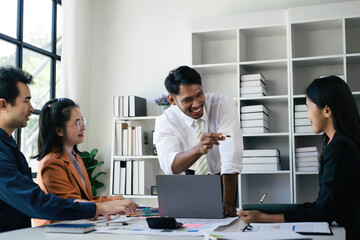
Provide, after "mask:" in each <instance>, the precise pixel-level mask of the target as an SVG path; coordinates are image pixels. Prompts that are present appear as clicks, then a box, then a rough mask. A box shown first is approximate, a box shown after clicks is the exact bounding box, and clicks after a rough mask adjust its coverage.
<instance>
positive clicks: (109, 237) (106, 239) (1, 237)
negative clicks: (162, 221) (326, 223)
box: [0, 219, 345, 240]
mask: <svg viewBox="0 0 360 240" xmlns="http://www.w3.org/2000/svg"><path fill="white" fill-rule="evenodd" d="M243 226H244V224H243V222H241V221H240V220H239V219H238V220H236V221H234V222H233V223H232V224H231V225H229V226H226V227H220V228H218V229H217V230H216V231H227V232H240V231H241V227H243ZM331 228H332V231H333V233H334V235H332V236H318V235H317V236H310V237H311V238H312V239H314V240H318V239H319V240H321V239H324V240H325V239H327V240H345V230H344V228H342V227H331ZM169 238H171V240H180V239H186V240H199V239H203V237H180V236H175V237H173V236H171V237H169V236H159V235H156V236H155V235H123V234H121V235H120V234H99V233H96V232H90V233H86V234H68V233H67V234H60V233H46V232H45V228H25V229H22V230H16V231H10V232H5V233H0V240H18V239H19V240H20V239H25V240H42V239H46V240H48V239H50V240H60V239H61V240H63V239H66V240H79V239H83V240H95V239H97V240H115V239H116V240H119V239H133V240H150V239H160V240H167V239H169Z"/></svg>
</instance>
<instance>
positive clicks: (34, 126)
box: [21, 114, 39, 172]
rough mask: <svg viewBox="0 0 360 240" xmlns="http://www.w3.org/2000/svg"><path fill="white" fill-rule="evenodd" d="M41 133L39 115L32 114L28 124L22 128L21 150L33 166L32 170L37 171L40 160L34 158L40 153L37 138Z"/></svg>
mask: <svg viewBox="0 0 360 240" xmlns="http://www.w3.org/2000/svg"><path fill="white" fill-rule="evenodd" d="M38 135H39V115H35V114H33V115H31V117H30V119H29V121H28V123H27V126H26V127H24V128H22V130H21V152H22V153H23V154H24V155H25V158H26V160H27V162H28V164H29V167H31V171H32V172H37V169H38V165H39V162H38V161H37V160H36V159H32V158H31V156H35V155H36V154H37V153H38V147H37V140H38Z"/></svg>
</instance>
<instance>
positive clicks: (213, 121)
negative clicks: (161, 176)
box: [154, 93, 243, 174]
mask: <svg viewBox="0 0 360 240" xmlns="http://www.w3.org/2000/svg"><path fill="white" fill-rule="evenodd" d="M203 113H204V114H203V116H202V117H201V118H199V119H198V120H199V123H200V125H201V128H202V131H203V133H208V132H216V133H222V134H226V135H231V137H230V138H226V139H225V140H223V141H219V143H220V145H219V146H216V145H214V146H213V148H212V149H210V151H209V152H208V154H207V163H208V167H209V172H210V174H217V173H221V174H232V173H240V172H241V170H242V154H243V139H242V135H241V129H240V121H239V117H238V114H237V108H236V104H235V102H234V100H233V99H232V98H231V97H229V96H224V95H221V94H219V93H207V94H205V104H204V111H203ZM193 122H194V119H193V118H191V117H189V116H187V115H186V114H184V113H183V112H182V111H181V110H180V108H179V107H178V106H171V107H170V108H168V109H167V110H165V112H164V113H163V114H162V115H161V116H159V117H158V118H157V119H156V123H155V134H154V143H155V144H156V149H157V154H158V157H159V162H160V167H161V169H162V170H163V171H164V173H165V174H174V173H173V171H172V169H171V167H172V165H173V162H174V158H175V156H176V154H178V153H179V152H184V151H187V150H189V149H190V148H192V147H194V146H195V145H196V133H195V128H194V125H193Z"/></svg>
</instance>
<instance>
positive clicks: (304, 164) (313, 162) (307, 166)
mask: <svg viewBox="0 0 360 240" xmlns="http://www.w3.org/2000/svg"><path fill="white" fill-rule="evenodd" d="M318 156H319V153H318V150H317V147H316V146H312V147H301V148H296V149H295V165H296V171H297V172H318V171H319V161H318Z"/></svg>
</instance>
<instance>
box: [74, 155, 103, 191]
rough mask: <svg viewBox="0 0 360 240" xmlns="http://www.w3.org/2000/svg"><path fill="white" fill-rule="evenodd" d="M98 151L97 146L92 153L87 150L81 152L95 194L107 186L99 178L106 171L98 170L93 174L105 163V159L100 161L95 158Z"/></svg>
mask: <svg viewBox="0 0 360 240" xmlns="http://www.w3.org/2000/svg"><path fill="white" fill-rule="evenodd" d="M97 153H98V150H97V149H96V148H94V149H93V150H92V151H91V152H90V153H89V152H87V151H84V152H81V153H80V154H79V155H80V157H81V159H82V160H83V162H84V165H85V168H86V171H87V173H88V175H89V180H90V183H91V192H92V194H93V196H97V189H99V188H102V187H103V186H105V184H104V183H102V182H99V181H98V180H97V178H98V177H99V176H100V175H102V174H106V172H98V173H96V174H95V175H94V176H93V173H94V170H95V168H97V167H98V166H101V165H103V164H104V161H98V160H96V159H95V155H96V154H97Z"/></svg>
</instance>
